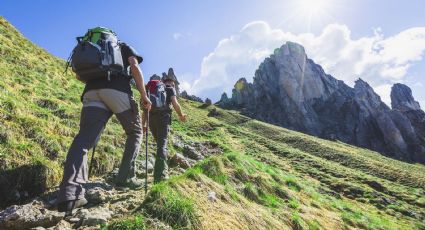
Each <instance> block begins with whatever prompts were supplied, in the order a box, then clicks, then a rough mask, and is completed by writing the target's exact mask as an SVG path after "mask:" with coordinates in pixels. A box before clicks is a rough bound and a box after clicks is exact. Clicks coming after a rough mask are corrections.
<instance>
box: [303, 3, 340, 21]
mask: <svg viewBox="0 0 425 230" xmlns="http://www.w3.org/2000/svg"><path fill="white" fill-rule="evenodd" d="M295 4H296V8H297V11H298V13H299V14H300V16H304V17H309V18H311V19H315V18H320V17H324V16H325V15H326V14H328V13H329V11H330V10H331V9H330V8H331V6H332V4H331V0H296V3H295Z"/></svg>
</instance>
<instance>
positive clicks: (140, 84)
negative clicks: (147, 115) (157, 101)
mask: <svg viewBox="0 0 425 230" xmlns="http://www.w3.org/2000/svg"><path fill="white" fill-rule="evenodd" d="M128 62H129V63H130V70H131V75H132V76H133V78H134V81H135V82H136V88H137V90H138V91H139V92H140V96H141V102H142V104H143V106H144V107H145V108H147V109H148V110H150V107H151V104H152V103H151V101H150V100H149V98H148V97H147V95H146V89H145V83H144V80H143V73H142V70H141V69H140V68H139V63H138V62H137V58H136V57H134V56H131V57H129V58H128Z"/></svg>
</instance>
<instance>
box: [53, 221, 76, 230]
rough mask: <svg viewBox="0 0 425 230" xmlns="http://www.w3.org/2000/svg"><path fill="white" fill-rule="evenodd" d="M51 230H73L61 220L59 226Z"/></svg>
mask: <svg viewBox="0 0 425 230" xmlns="http://www.w3.org/2000/svg"><path fill="white" fill-rule="evenodd" d="M49 229H52V230H68V229H72V226H71V224H70V223H68V222H67V221H66V220H61V221H59V223H58V224H56V226H54V227H52V228H49Z"/></svg>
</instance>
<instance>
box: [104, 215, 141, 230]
mask: <svg viewBox="0 0 425 230" xmlns="http://www.w3.org/2000/svg"><path fill="white" fill-rule="evenodd" d="M102 229H104V230H107V229H109V230H145V229H147V227H146V224H145V223H144V218H143V216H140V215H139V216H135V217H132V218H128V219H122V220H119V221H116V222H114V223H112V224H110V225H109V226H104V227H103V228H102Z"/></svg>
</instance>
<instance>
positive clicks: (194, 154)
mask: <svg viewBox="0 0 425 230" xmlns="http://www.w3.org/2000/svg"><path fill="white" fill-rule="evenodd" d="M183 154H184V155H185V156H188V157H189V158H192V159H194V160H202V159H203V158H204V157H203V156H202V155H201V154H200V153H199V152H198V151H196V149H195V148H194V147H192V146H190V145H185V146H184V148H183Z"/></svg>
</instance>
